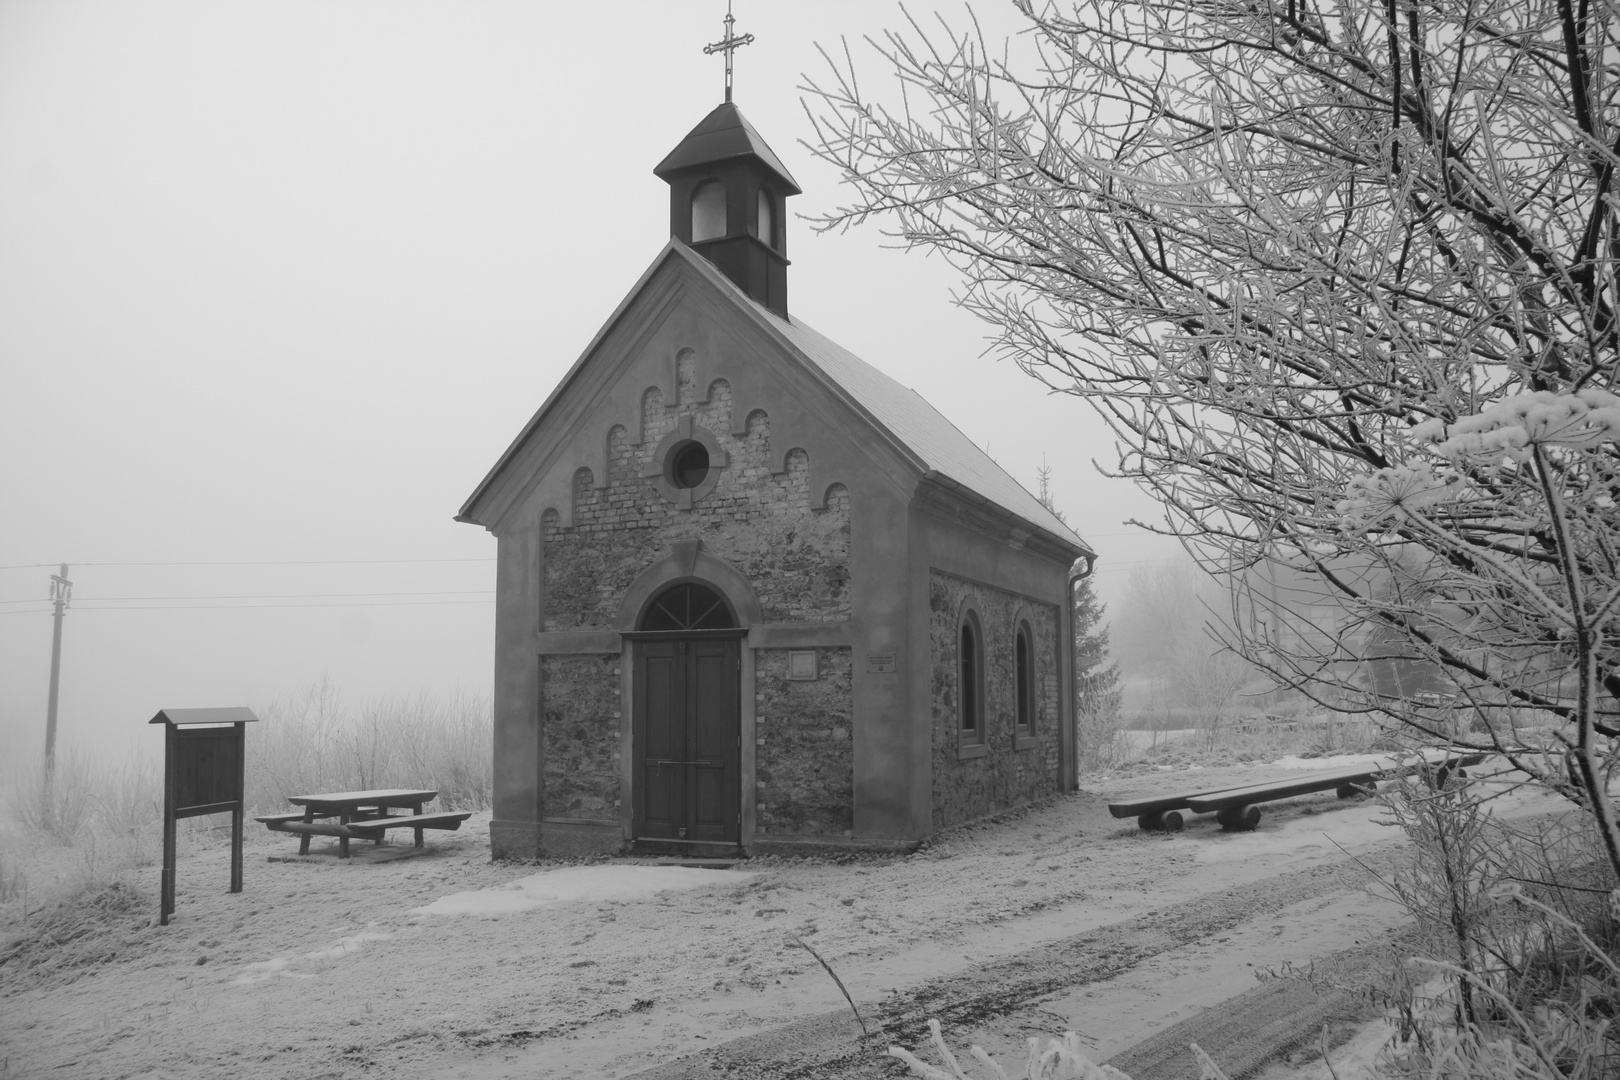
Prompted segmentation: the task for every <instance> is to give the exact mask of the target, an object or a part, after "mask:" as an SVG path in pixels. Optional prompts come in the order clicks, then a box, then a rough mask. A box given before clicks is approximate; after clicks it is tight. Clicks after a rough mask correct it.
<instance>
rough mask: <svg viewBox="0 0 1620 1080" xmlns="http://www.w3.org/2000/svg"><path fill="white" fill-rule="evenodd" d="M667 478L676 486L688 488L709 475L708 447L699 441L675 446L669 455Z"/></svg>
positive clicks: (695, 485) (699, 482)
mask: <svg viewBox="0 0 1620 1080" xmlns="http://www.w3.org/2000/svg"><path fill="white" fill-rule="evenodd" d="M669 474H670V475H669V480H670V483H672V484H674V485H675V486H676V487H677V488H685V489H687V490H690V489H692V488H695V487H697V486H698V485H699V484H701V483H703V481H704V480H706V479H708V476H709V448H708V447H706V446H704V445H703V444H702V443H700V442H689V443H686V444H685V445H683V446H678V447H676V448H675V452H674V453H673V454H671V455H670V462H669Z"/></svg>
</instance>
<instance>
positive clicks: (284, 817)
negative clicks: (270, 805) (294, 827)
mask: <svg viewBox="0 0 1620 1080" xmlns="http://www.w3.org/2000/svg"><path fill="white" fill-rule="evenodd" d="M315 816H316V817H321V816H323V815H320V814H317V815H315ZM253 820H254V821H262V822H264V823H265V824H266V825H269V826H270V827H271V828H272V829H273V828H275V825H274V824H273V823H274V822H277V821H303V820H304V812H303V811H302V810H299V811H298V812H296V813H292V814H263V815H261V816H259V817H256V818H254V819H253Z"/></svg>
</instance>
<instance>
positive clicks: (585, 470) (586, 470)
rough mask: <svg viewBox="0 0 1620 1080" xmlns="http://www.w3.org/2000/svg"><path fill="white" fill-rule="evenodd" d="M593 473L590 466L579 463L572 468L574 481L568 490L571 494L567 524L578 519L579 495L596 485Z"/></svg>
mask: <svg viewBox="0 0 1620 1080" xmlns="http://www.w3.org/2000/svg"><path fill="white" fill-rule="evenodd" d="M595 479H596V478H595V475H594V474H593V473H592V472H591V469H590V466H588V465H581V466H580V467H579V468H577V469H575V470H574V483H573V486H572V488H571V490H570V495H571V496H572V497H571V498H570V499H569V502H568V524H569V525H572V524H574V522H576V521H578V520H579V497H580V494H581V493H582V492H588V491H591V490H593V489H594V488H595V487H596V482H595Z"/></svg>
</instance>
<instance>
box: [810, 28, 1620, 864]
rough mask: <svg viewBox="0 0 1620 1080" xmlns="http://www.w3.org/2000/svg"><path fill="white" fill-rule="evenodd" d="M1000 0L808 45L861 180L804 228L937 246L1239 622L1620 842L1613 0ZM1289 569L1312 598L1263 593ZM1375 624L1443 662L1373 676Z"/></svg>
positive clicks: (1386, 637)
mask: <svg viewBox="0 0 1620 1080" xmlns="http://www.w3.org/2000/svg"><path fill="white" fill-rule="evenodd" d="M1016 3H1017V6H1018V7H1019V9H1020V10H1021V12H1022V14H1023V16H1024V18H1025V20H1026V21H1027V25H1028V33H1027V35H1024V36H1022V37H1020V38H1019V39H1018V40H1017V41H1016V42H1015V43H1014V44H1013V45H1012V46H1011V47H1003V48H1001V49H999V50H997V51H994V52H993V51H992V50H990V49H988V48H987V47H986V44H985V42H984V40H983V38H982V35H981V34H980V33H979V32H978V30H977V28H976V27H975V28H971V29H969V30H968V31H967V32H958V31H954V30H952V29H951V28H950V27H949V26H948V25H946V24H944V23H941V24H940V26H939V27H938V28H933V27H930V28H926V29H925V28H924V27H922V26H921V25H919V24H917V23H916V22H913V23H912V25H911V27H910V29H909V31H906V32H904V33H891V34H889V35H888V36H886V37H885V38H884V39H883V40H881V41H874V42H872V45H873V46H874V48H875V49H876V50H877V52H878V54H879V55H880V57H881V62H882V63H883V64H884V65H885V66H887V67H888V68H890V69H892V71H893V73H894V75H895V76H896V77H897V79H898V84H897V85H898V88H899V92H898V97H897V98H896V100H895V101H894V102H893V103H892V104H889V105H886V104H884V102H883V101H881V100H879V99H878V98H876V97H874V96H871V94H869V93H868V90H869V86H863V85H862V84H860V83H858V82H857V80H856V75H855V68H854V63H853V61H852V60H851V59H850V54H849V53H848V51H847V50H846V51H845V53H844V54H843V56H842V57H840V58H837V59H833V58H829V61H830V68H831V74H830V76H828V77H826V78H825V80H824V82H816V81H812V82H811V84H810V85H809V86H808V90H809V91H810V93H811V95H812V100H811V103H810V111H811V114H812V119H813V121H814V122H815V124H816V145H814V146H813V149H814V151H815V152H816V153H817V154H819V155H820V156H821V157H822V158H824V159H825V160H827V161H829V162H832V163H834V164H836V165H838V166H839V167H840V168H841V169H842V170H843V172H844V175H845V177H846V179H847V181H848V182H849V184H850V185H851V186H852V188H853V190H854V192H855V195H854V198H853V201H852V202H851V203H850V204H849V205H847V206H845V207H843V208H841V209H839V210H838V211H836V212H834V213H831V214H829V215H828V216H827V217H826V218H825V219H824V220H823V221H822V225H823V227H826V228H833V227H842V226H846V225H850V224H853V223H858V222H861V221H863V220H866V219H868V218H873V217H877V218H880V219H882V220H883V221H884V222H885V223H886V224H887V226H888V227H889V228H891V229H892V231H893V234H894V235H895V236H896V237H897V238H898V239H899V240H900V241H901V242H902V243H903V244H905V245H908V246H911V247H917V248H923V249H926V250H931V251H937V252H940V253H941V254H943V255H944V256H945V257H946V258H947V259H948V260H950V261H951V262H952V264H953V265H954V266H955V267H957V268H958V269H959V270H960V272H961V274H962V277H963V281H964V286H963V289H962V291H961V292H960V294H959V297H958V299H959V301H960V303H962V304H963V305H964V306H965V307H967V308H968V309H969V310H971V311H973V312H975V313H977V314H978V315H980V316H981V317H982V318H984V319H985V320H987V321H988V322H989V323H990V324H991V325H992V326H993V327H994V328H995V333H996V348H997V349H998V350H999V351H1000V353H1001V354H1003V355H1005V356H1008V357H1011V358H1012V359H1014V360H1015V361H1017V362H1018V363H1019V364H1020V365H1021V366H1022V367H1023V368H1024V369H1025V370H1026V371H1028V372H1029V373H1030V374H1031V375H1034V376H1035V377H1037V378H1039V379H1041V380H1042V381H1044V382H1045V383H1046V384H1047V385H1049V386H1051V387H1052V388H1054V389H1056V390H1060V391H1063V392H1067V393H1072V394H1075V395H1077V396H1080V397H1083V398H1085V399H1086V400H1088V401H1089V402H1090V403H1091V404H1092V405H1094V406H1095V407H1096V409H1097V410H1098V412H1099V413H1100V414H1101V415H1102V416H1103V418H1104V419H1105V420H1106V421H1107V422H1108V423H1109V424H1110V425H1111V426H1112V428H1113V430H1114V432H1115V433H1116V434H1117V436H1118V438H1119V441H1120V444H1121V447H1122V451H1121V458H1120V460H1119V462H1118V465H1117V471H1118V472H1119V473H1120V474H1122V475H1125V476H1128V477H1131V478H1133V479H1135V480H1136V481H1137V482H1138V483H1139V484H1141V485H1142V486H1143V487H1145V488H1146V489H1147V490H1148V491H1150V492H1151V493H1152V494H1154V495H1155V496H1156V497H1157V498H1158V499H1159V500H1160V502H1161V503H1162V504H1163V505H1164V507H1165V508H1166V518H1165V521H1164V523H1162V524H1161V525H1158V526H1156V527H1159V528H1163V529H1165V530H1168V531H1170V532H1173V533H1175V534H1176V535H1178V536H1181V537H1182V538H1183V539H1184V541H1185V542H1186V543H1187V544H1188V546H1189V547H1190V549H1191V550H1192V551H1193V552H1194V553H1195V554H1196V555H1197V556H1198V557H1199V559H1200V560H1201V561H1202V563H1203V564H1204V565H1205V567H1206V568H1208V569H1210V570H1213V571H1218V572H1224V573H1228V574H1232V575H1234V576H1235V577H1236V579H1237V580H1239V581H1241V582H1244V583H1245V584H1246V585H1247V589H1246V591H1245V593H1244V596H1245V598H1244V600H1243V602H1242V603H1241V604H1240V605H1239V607H1240V609H1243V610H1239V611H1236V612H1234V618H1233V619H1232V620H1231V627H1232V637H1231V642H1230V643H1231V644H1232V646H1233V647H1234V648H1236V649H1238V650H1239V651H1241V652H1243V654H1244V655H1245V656H1247V657H1248V658H1249V659H1250V660H1252V661H1253V662H1256V663H1258V664H1260V665H1262V666H1264V667H1266V668H1268V669H1269V670H1271V671H1272V673H1273V674H1274V675H1276V676H1278V677H1279V678H1281V679H1283V680H1285V681H1286V682H1288V683H1291V684H1293V685H1295V686H1297V687H1299V688H1300V689H1302V690H1304V691H1305V692H1306V693H1309V694H1311V695H1313V696H1315V697H1317V698H1318V699H1319V700H1322V701H1325V702H1327V703H1330V704H1332V705H1333V706H1334V707H1336V708H1355V707H1359V708H1363V709H1375V710H1381V711H1383V712H1384V713H1387V714H1388V715H1390V716H1392V717H1394V718H1396V719H1398V720H1400V721H1401V722H1403V723H1405V724H1406V725H1409V727H1410V728H1411V729H1412V730H1415V731H1417V732H1420V733H1423V734H1425V735H1427V736H1428V737H1430V738H1432V739H1436V740H1439V739H1448V740H1450V741H1451V743H1452V744H1453V745H1459V746H1466V747H1473V748H1479V749H1492V750H1496V751H1500V752H1503V753H1506V754H1507V755H1508V756H1509V757H1510V758H1511V759H1512V761H1513V762H1514V763H1515V764H1516V765H1517V766H1519V767H1520V768H1522V769H1525V770H1526V771H1528V772H1530V773H1531V774H1532V775H1533V776H1535V777H1536V778H1537V779H1538V780H1539V781H1540V782H1542V783H1545V784H1547V785H1549V786H1550V787H1552V788H1554V789H1556V790H1558V791H1559V792H1561V793H1563V794H1564V795H1566V796H1567V797H1568V798H1570V799H1571V800H1573V801H1574V802H1576V803H1577V804H1579V805H1581V806H1583V807H1585V808H1586V809H1588V810H1590V811H1591V812H1592V813H1593V815H1594V817H1595V818H1596V820H1597V821H1598V823H1599V824H1600V826H1601V832H1602V834H1603V835H1604V838H1605V843H1606V845H1607V848H1608V851H1607V854H1608V857H1609V860H1610V862H1611V863H1612V864H1613V865H1614V867H1615V868H1616V871H1617V872H1620V827H1617V825H1616V820H1615V811H1614V808H1613V806H1612V804H1611V802H1610V800H1609V798H1608V797H1607V794H1606V791H1607V783H1606V780H1607V777H1606V774H1605V773H1606V770H1609V769H1612V767H1613V763H1614V762H1615V760H1616V755H1615V753H1614V752H1613V751H1614V750H1615V749H1616V747H1615V746H1614V745H1613V742H1614V740H1615V739H1616V737H1617V736H1620V647H1617V639H1620V627H1617V625H1616V605H1617V603H1620V582H1617V555H1620V552H1617V538H1616V504H1615V498H1616V487H1617V478H1616V469H1617V467H1620V451H1617V449H1616V443H1615V438H1616V436H1617V435H1620V398H1616V397H1615V396H1614V395H1613V394H1612V393H1611V392H1610V391H1611V390H1612V389H1613V388H1614V383H1615V377H1616V363H1617V359H1620V354H1617V350H1616V333H1617V328H1616V300H1617V297H1616V282H1615V264H1616V257H1617V255H1620V232H1617V228H1616V212H1617V201H1616V194H1615V189H1614V174H1615V167H1616V164H1617V163H1620V141H1617V140H1620V116H1617V115H1616V93H1617V88H1620V13H1617V11H1616V8H1615V5H1614V2H1613V0H1471V2H1467V3H1464V2H1461V0H1422V2H1420V0H1161V2H1155V3H1140V2H1136V3H1128V2H1124V0H1089V2H1085V3H1081V4H1079V5H1078V6H1076V7H1074V8H1072V9H1069V10H1066V11H1063V12H1060V11H1058V10H1057V9H1055V8H1042V9H1040V10H1037V9H1036V8H1035V7H1034V5H1033V3H1032V2H1031V0H1016ZM1023 53H1027V54H1028V56H1029V59H1028V61H1027V62H1022V61H1020V62H1015V61H1014V60H1013V59H1011V57H1014V56H1017V55H1021V54H1023ZM997 56H1000V57H1001V58H1000V59H997ZM883 85H885V86H887V85H893V84H888V83H885V84H883ZM1279 579H1286V580H1287V581H1289V582H1291V583H1294V584H1292V585H1290V587H1296V586H1298V583H1301V582H1304V583H1307V586H1308V588H1309V589H1312V590H1314V592H1315V594H1316V595H1317V597H1318V598H1319V600H1320V602H1321V603H1322V604H1332V605H1336V606H1337V607H1338V609H1339V611H1340V617H1338V618H1337V619H1336V620H1335V621H1334V623H1333V625H1332V628H1331V629H1330V630H1329V631H1327V632H1325V633H1318V634H1315V635H1299V634H1279V630H1278V627H1279V626H1280V625H1281V624H1282V623H1283V622H1285V621H1286V620H1284V619H1281V618H1272V619H1267V618H1257V617H1253V616H1254V613H1255V610H1256V609H1257V608H1262V609H1263V608H1264V607H1265V606H1266V605H1267V603H1269V602H1270V601H1271V600H1273V599H1274V598H1275V597H1276V595H1277V590H1276V588H1275V587H1274V586H1275V583H1276V582H1277V581H1278V580H1279ZM1268 582H1269V583H1271V584H1270V586H1267V585H1266V584H1265V583H1268ZM1369 649H1370V650H1373V651H1375V652H1378V653H1380V654H1381V655H1382V656H1383V657H1384V658H1387V659H1390V660H1399V661H1402V662H1405V663H1418V664H1424V665H1428V666H1430V667H1432V669H1433V670H1434V671H1435V672H1437V673H1438V674H1437V677H1438V678H1439V679H1441V680H1442V681H1443V683H1444V684H1445V686H1446V692H1445V693H1444V694H1441V695H1426V696H1424V697H1420V698H1413V699H1400V698H1395V697H1391V696H1389V695H1388V694H1387V693H1384V692H1382V691H1381V690H1380V688H1379V686H1378V684H1377V681H1376V680H1368V679H1365V678H1363V677H1361V675H1362V674H1363V673H1364V672H1363V669H1364V667H1365V664H1364V661H1365V659H1366V655H1365V654H1366V653H1367V652H1368V650H1369ZM1437 701H1440V702H1441V703H1442V704H1445V705H1447V706H1459V705H1460V706H1462V707H1464V708H1466V709H1467V710H1468V711H1469V712H1470V713H1471V715H1472V717H1473V718H1475V721H1476V722H1475V723H1474V724H1473V725H1472V726H1473V727H1475V728H1478V730H1474V731H1471V732H1461V733H1459V732H1458V730H1457V729H1456V727H1455V726H1453V725H1451V724H1450V723H1447V722H1443V719H1442V717H1441V715H1440V712H1441V711H1448V710H1441V709H1440V708H1439V707H1438V706H1437V704H1436V702H1437ZM1548 719H1551V720H1553V721H1554V722H1555V723H1554V729H1553V737H1554V738H1555V740H1556V741H1554V742H1552V743H1550V744H1549V749H1548V750H1547V751H1546V752H1531V751H1529V750H1526V749H1525V746H1526V743H1527V742H1529V741H1530V736H1529V734H1528V733H1527V732H1526V731H1525V728H1526V727H1528V726H1530V725H1531V724H1532V722H1535V721H1543V722H1544V721H1546V720H1548Z"/></svg>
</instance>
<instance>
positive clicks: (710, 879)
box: [411, 865, 758, 917]
mask: <svg viewBox="0 0 1620 1080" xmlns="http://www.w3.org/2000/svg"><path fill="white" fill-rule="evenodd" d="M757 876H758V875H757V874H753V873H748V872H739V871H736V870H699V869H696V868H694V867H689V866H612V865H610V866H572V867H567V868H565V869H561V870H544V871H541V872H540V873H538V874H530V875H529V876H528V877H525V878H519V879H518V880H516V881H512V882H508V883H507V884H505V885H503V886H501V887H499V888H495V889H477V890H474V891H471V892H458V893H451V894H450V895H449V896H442V897H440V898H439V899H437V900H435V901H433V903H431V904H427V905H424V906H423V907H419V908H412V909H411V914H412V915H481V916H485V917H494V916H498V915H510V914H513V913H515V912H521V911H533V910H535V909H536V908H543V907H555V906H556V905H558V904H569V903H577V902H581V901H583V902H587V903H595V904H601V903H608V902H611V901H615V900H640V899H643V898H646V897H649V896H655V895H657V894H658V893H661V892H665V891H670V890H677V889H701V888H703V887H705V886H708V885H740V884H742V883H743V882H745V881H747V880H749V879H750V878H754V877H757Z"/></svg>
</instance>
